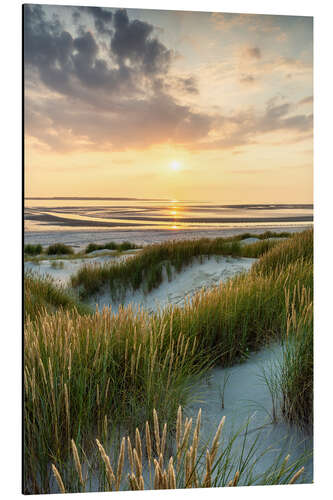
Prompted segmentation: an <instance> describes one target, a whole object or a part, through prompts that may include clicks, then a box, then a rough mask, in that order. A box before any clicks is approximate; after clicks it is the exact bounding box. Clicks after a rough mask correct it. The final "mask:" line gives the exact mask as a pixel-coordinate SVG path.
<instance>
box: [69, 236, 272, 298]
mask: <svg viewBox="0 0 333 500" xmlns="http://www.w3.org/2000/svg"><path fill="white" fill-rule="evenodd" d="M245 236H246V235H245ZM240 241H241V235H240V236H238V237H237V239H236V238H235V237H233V238H215V239H209V238H202V239H198V240H188V241H167V242H164V243H160V244H155V245H149V246H147V247H145V248H144V249H143V250H142V251H141V252H140V253H139V254H137V255H135V256H133V257H131V258H129V259H127V260H126V261H123V262H111V263H106V264H103V265H100V264H98V265H96V264H95V265H94V264H87V265H84V266H82V267H81V269H79V271H78V272H77V273H76V274H75V275H73V276H72V277H71V284H72V286H73V287H74V288H78V289H79V290H80V295H81V297H82V298H86V297H89V296H91V295H94V294H96V293H98V292H100V291H101V290H103V289H104V288H105V287H106V286H108V287H109V289H110V292H111V294H112V295H113V296H117V295H118V296H119V295H121V294H122V293H124V292H125V291H126V290H127V289H128V288H132V290H137V289H138V288H139V287H140V286H141V285H142V284H145V285H146V288H147V290H148V292H149V291H151V290H152V289H153V288H156V287H158V286H159V285H160V284H161V282H162V279H163V278H162V277H163V269H164V268H166V269H168V268H169V269H170V267H171V266H172V267H173V268H174V269H175V271H176V272H178V273H179V272H181V271H182V270H183V269H184V268H185V267H186V266H188V265H190V264H191V263H192V262H193V259H194V258H196V257H201V258H202V257H203V256H208V257H209V256H211V255H225V256H228V255H229V256H232V257H256V258H257V257H260V256H261V255H263V254H264V253H265V252H267V251H268V250H270V249H271V248H273V247H274V246H276V245H277V244H278V243H279V244H281V242H279V241H277V240H274V241H270V240H268V239H266V238H263V239H262V240H260V241H258V242H256V243H254V244H253V245H247V246H245V245H244V246H242V245H241V244H240ZM168 275H169V273H168Z"/></svg>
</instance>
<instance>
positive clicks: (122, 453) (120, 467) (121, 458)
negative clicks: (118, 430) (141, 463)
mask: <svg viewBox="0 0 333 500" xmlns="http://www.w3.org/2000/svg"><path fill="white" fill-rule="evenodd" d="M124 460H125V438H124V437H123V439H122V440H121V445H120V452H119V457H118V466H117V477H116V490H117V491H119V488H120V481H121V476H122V472H123V467H124Z"/></svg>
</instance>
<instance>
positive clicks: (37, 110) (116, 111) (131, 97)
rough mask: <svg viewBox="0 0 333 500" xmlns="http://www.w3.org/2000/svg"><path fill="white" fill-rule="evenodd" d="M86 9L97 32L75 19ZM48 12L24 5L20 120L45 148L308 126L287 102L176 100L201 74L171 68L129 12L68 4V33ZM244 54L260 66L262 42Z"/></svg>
mask: <svg viewBox="0 0 333 500" xmlns="http://www.w3.org/2000/svg"><path fill="white" fill-rule="evenodd" d="M83 12H84V16H85V17H86V16H87V15H88V16H90V18H91V19H90V20H91V22H93V23H94V25H95V28H96V32H94V33H92V32H91V31H89V30H88V28H87V26H85V25H84V24H79V23H80V22H81V20H82V19H83V17H84V16H83ZM47 13H48V9H47V7H46V6H45V7H43V6H41V5H26V6H25V7H24V60H25V65H26V68H27V69H28V70H29V71H26V73H25V75H26V76H25V78H26V81H25V87H26V89H28V90H29V91H28V92H27V97H26V106H25V110H26V120H25V126H26V132H27V135H29V136H30V137H31V138H33V141H34V143H35V144H38V145H39V146H40V147H41V148H44V150H45V148H47V149H48V150H52V151H54V152H60V153H62V152H65V151H66V152H69V151H75V150H79V151H97V150H100V151H124V150H129V149H132V150H133V149H134V150H142V149H145V148H149V147H151V146H154V145H157V144H164V143H172V144H177V145H182V146H183V147H186V148H187V149H189V150H192V151H195V150H199V149H228V148H234V147H237V146H242V145H245V144H253V143H255V142H256V141H257V140H258V137H259V136H260V134H266V133H268V132H271V131H276V130H285V131H292V132H293V133H294V134H296V135H297V134H302V133H303V134H306V133H309V131H310V130H311V127H312V115H306V114H295V113H294V112H295V107H294V106H293V105H292V103H286V102H283V103H282V104H281V103H277V102H276V101H271V102H269V103H267V107H266V110H265V112H263V113H261V114H260V113H255V112H254V111H253V110H252V109H250V110H245V111H239V110H238V111H237V110H236V111H234V112H233V113H229V114H228V115H226V114H223V113H222V112H221V110H218V109H215V110H214V109H213V108H211V111H209V112H208V111H202V110H199V107H198V106H196V107H195V105H189V104H181V103H180V102H182V103H184V99H182V100H181V101H178V97H179V96H180V97H181V98H183V97H184V96H185V95H186V94H187V95H188V96H189V97H191V95H192V96H196V95H198V94H199V89H198V84H197V79H196V78H195V77H194V76H193V75H191V74H179V73H176V72H175V71H171V67H172V63H173V57H174V54H173V52H172V51H171V50H169V49H168V48H167V47H166V46H165V45H164V44H163V43H162V42H161V41H160V40H159V39H158V37H157V36H156V33H155V29H154V26H153V25H151V24H150V23H147V22H143V21H141V20H138V19H130V18H129V16H128V13H127V11H126V10H123V9H121V10H116V11H115V12H112V11H109V10H107V9H100V8H83V7H82V8H72V15H73V16H74V18H75V20H76V23H77V24H76V25H73V29H71V30H70V29H69V28H68V29H65V28H64V25H63V24H62V23H61V22H60V19H59V18H58V17H56V16H55V17H54V16H53V17H50V16H49V15H47ZM81 17H82V19H81ZM86 24H87V25H88V23H86ZM69 30H70V31H69ZM247 55H248V58H249V59H250V60H252V63H251V64H256V65H259V63H258V62H257V61H259V59H261V51H260V49H259V47H256V46H255V47H248V48H247ZM284 63H285V61H284ZM260 64H262V61H260ZM288 64H289V65H290V64H291V62H290V61H288ZM245 71H246V70H245ZM240 80H241V82H242V83H243V84H248V85H249V84H253V83H254V81H255V77H254V76H253V74H252V72H244V73H243V74H241V75H240ZM189 100H190V99H189Z"/></svg>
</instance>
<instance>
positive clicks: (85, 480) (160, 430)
mask: <svg viewBox="0 0 333 500" xmlns="http://www.w3.org/2000/svg"><path fill="white" fill-rule="evenodd" d="M224 423H225V417H222V419H221V421H220V424H219V425H218V427H217V429H216V433H215V435H214V436H213V437H212V440H211V442H210V443H203V442H202V441H201V438H200V428H201V409H200V410H199V412H198V415H197V418H196V420H195V422H194V421H193V420H192V418H190V419H188V418H186V419H185V420H184V419H183V415H182V408H181V407H180V406H179V408H178V411H177V420H176V425H175V428H176V434H174V433H172V434H171V436H170V435H169V434H170V431H169V430H168V427H167V424H166V423H165V424H164V425H163V426H160V423H159V418H158V414H157V412H156V410H153V418H152V422H150V423H149V422H148V421H146V424H145V432H144V433H142V434H141V433H140V431H139V429H138V428H137V429H136V432H135V437H134V438H132V439H131V437H130V436H127V438H126V437H123V438H121V439H120V447H119V451H118V453H117V454H116V455H113V456H111V455H108V452H107V449H108V446H107V445H105V444H102V442H101V441H100V439H98V438H96V440H95V450H94V452H95V457H96V460H95V463H94V466H93V465H92V461H90V464H89V465H88V466H86V462H87V461H86V455H85V454H84V452H83V451H82V452H81V458H80V454H79V452H78V449H77V447H76V444H75V441H74V440H72V441H71V452H72V461H73V472H72V476H71V480H70V482H69V483H67V481H66V479H64V478H63V477H62V474H61V472H60V471H61V469H62V468H63V467H62V465H61V464H60V465H58V467H57V465H56V464H54V463H52V473H53V476H54V479H55V485H54V486H55V489H56V490H58V491H59V492H61V493H66V492H71V491H73V482H74V483H75V484H77V489H76V490H75V491H82V492H84V491H91V488H92V485H93V484H95V488H96V489H98V491H119V490H132V491H133V490H134V491H135V490H145V489H150V490H161V489H176V488H178V489H179V488H182V489H184V488H210V487H221V486H227V487H235V486H240V485H252V484H271V483H273V484H294V483H297V482H301V480H302V475H303V473H304V466H303V465H302V463H303V462H304V461H305V458H306V457H305V456H304V457H301V458H300V459H298V460H296V461H293V462H292V461H291V462H290V463H289V459H290V456H289V455H286V456H285V457H281V456H278V457H277V459H276V460H275V463H274V464H273V466H271V467H268V468H267V470H265V471H264V472H262V473H260V474H257V475H256V474H253V469H254V467H255V465H256V464H257V463H258V462H259V461H260V459H261V458H263V456H264V455H262V456H261V457H260V456H259V457H258V451H257V443H256V442H254V444H253V445H252V446H251V447H250V451H249V452H248V453H247V454H244V457H243V458H242V459H241V460H239V459H236V460H235V456H234V455H233V452H232V443H233V441H234V439H235V436H232V437H231V438H230V439H229V442H228V444H226V443H225V442H223V446H222V447H221V435H222V433H223V427H224ZM247 439H248V438H247V436H246V435H245V437H244V441H246V440H247ZM167 441H168V442H171V446H170V447H169V449H170V450H172V451H171V452H170V451H168V450H167V448H166V442H167ZM240 446H241V447H243V448H244V447H245V442H243V443H241V445H240ZM81 461H82V464H81ZM84 465H85V467H84ZM83 468H84V469H85V472H83ZM65 474H66V473H65ZM73 475H74V477H75V479H76V480H75V479H74V481H73ZM66 476H67V474H66Z"/></svg>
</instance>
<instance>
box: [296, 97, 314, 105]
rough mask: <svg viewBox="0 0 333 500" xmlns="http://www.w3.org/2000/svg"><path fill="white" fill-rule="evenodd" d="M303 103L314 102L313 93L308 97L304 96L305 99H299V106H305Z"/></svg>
mask: <svg viewBox="0 0 333 500" xmlns="http://www.w3.org/2000/svg"><path fill="white" fill-rule="evenodd" d="M303 104H313V95H310V96H308V97H304V99H301V100H300V101H298V105H299V106H303Z"/></svg>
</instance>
